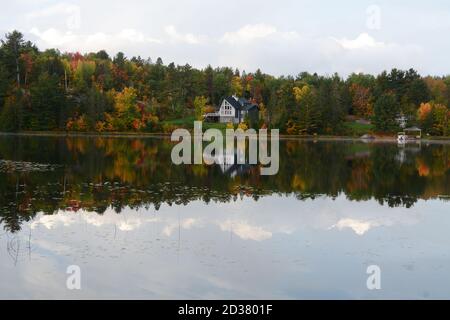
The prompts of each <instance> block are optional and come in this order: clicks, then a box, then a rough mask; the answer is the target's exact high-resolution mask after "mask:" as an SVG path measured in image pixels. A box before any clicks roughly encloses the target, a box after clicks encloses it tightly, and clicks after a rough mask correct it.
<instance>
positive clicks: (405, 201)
mask: <svg viewBox="0 0 450 320" xmlns="http://www.w3.org/2000/svg"><path fill="white" fill-rule="evenodd" d="M173 145H174V144H173V143H171V142H170V141H169V140H167V139H163V138H145V139H137V138H106V137H102V138H99V137H37V136H33V137H31V136H30V137H26V136H1V137H0V224H1V227H0V298H2V299H13V298H17V299H28V298H35V299H43V298H58V299H94V298H97V299H109V298H112V299H116V298H117V299H119V298H125V299H128V298H133V299H175V298H176V299H365V298H367V299H380V298H388V299H397V298H402V299H444V298H445V299H449V298H450V289H449V288H450V232H449V231H450V210H449V209H450V145H448V144H447V145H446V144H427V143H426V142H422V143H417V144H410V145H406V146H398V145H397V144H394V143H364V142H360V141H341V142H335V141H298V140H287V141H281V142H280V169H279V172H278V174H277V175H275V176H261V175H260V171H259V168H258V166H251V165H235V166H221V165H212V166H207V165H181V166H176V165H173V164H172V162H171V158H170V153H171V149H172V147H173ZM69 266H77V267H79V271H80V272H81V274H80V275H81V276H80V281H81V289H80V290H69V289H68V286H67V279H68V277H70V276H71V274H68V273H67V271H68V268H69ZM369 266H378V267H379V270H380V272H381V273H380V274H379V275H380V279H379V280H380V283H381V288H380V289H379V290H369V289H368V286H367V279H368V278H369V277H370V276H371V275H370V274H368V273H367V269H368V267H369Z"/></svg>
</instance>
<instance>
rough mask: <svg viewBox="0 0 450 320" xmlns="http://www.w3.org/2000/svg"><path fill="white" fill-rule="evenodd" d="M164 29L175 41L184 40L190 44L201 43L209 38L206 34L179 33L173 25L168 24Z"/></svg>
mask: <svg viewBox="0 0 450 320" xmlns="http://www.w3.org/2000/svg"><path fill="white" fill-rule="evenodd" d="M164 30H165V32H166V34H167V35H168V36H169V38H170V39H171V40H172V41H173V42H175V43H176V42H184V43H188V44H200V43H204V42H205V41H206V40H207V39H206V37H205V36H199V35H194V34H192V33H186V34H182V33H179V32H178V31H177V29H176V28H175V26H173V25H170V26H166V27H165V28H164Z"/></svg>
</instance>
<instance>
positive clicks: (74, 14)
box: [26, 3, 81, 30]
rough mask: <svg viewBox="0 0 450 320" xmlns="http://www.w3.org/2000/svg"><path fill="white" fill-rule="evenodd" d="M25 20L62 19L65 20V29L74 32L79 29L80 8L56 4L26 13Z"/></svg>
mask: <svg viewBox="0 0 450 320" xmlns="http://www.w3.org/2000/svg"><path fill="white" fill-rule="evenodd" d="M26 18H28V19H29V20H36V19H40V18H45V19H50V18H52V19H53V18H56V19H61V18H63V19H64V20H65V24H66V27H67V28H68V29H70V30H75V29H79V28H80V27H81V8H80V7H79V6H77V5H73V4H67V3H58V4H56V5H54V6H50V7H47V8H44V9H41V10H36V11H33V12H31V13H28V14H27V15H26Z"/></svg>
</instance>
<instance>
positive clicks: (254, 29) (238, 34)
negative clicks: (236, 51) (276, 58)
mask: <svg viewBox="0 0 450 320" xmlns="http://www.w3.org/2000/svg"><path fill="white" fill-rule="evenodd" d="M275 33H277V28H275V27H274V26H271V25H267V24H255V25H246V26H244V27H242V28H241V29H239V30H237V31H234V32H226V33H225V34H224V35H223V37H222V38H221V41H220V42H227V43H231V44H236V43H241V42H249V41H252V40H256V39H263V38H266V37H268V36H270V35H273V34H275Z"/></svg>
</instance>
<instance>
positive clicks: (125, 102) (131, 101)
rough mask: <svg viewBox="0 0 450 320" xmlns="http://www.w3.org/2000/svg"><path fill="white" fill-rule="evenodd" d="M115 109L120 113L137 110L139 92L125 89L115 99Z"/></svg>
mask: <svg viewBox="0 0 450 320" xmlns="http://www.w3.org/2000/svg"><path fill="white" fill-rule="evenodd" d="M115 102H116V104H115V109H116V111H117V112H119V113H124V112H127V111H129V110H131V109H132V108H136V103H137V91H136V89H134V88H125V89H123V91H122V92H119V93H118V94H117V95H116V97H115Z"/></svg>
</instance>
